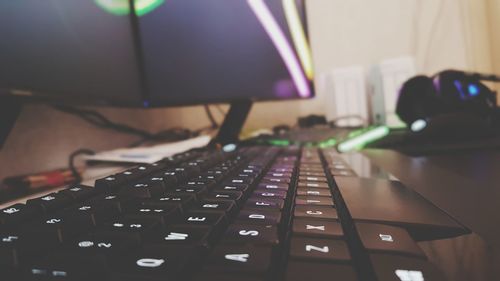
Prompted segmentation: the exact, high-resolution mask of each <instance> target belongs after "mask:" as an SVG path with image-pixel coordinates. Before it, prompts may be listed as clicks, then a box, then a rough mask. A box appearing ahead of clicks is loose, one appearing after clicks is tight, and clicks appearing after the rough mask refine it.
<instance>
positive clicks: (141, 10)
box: [94, 0, 165, 17]
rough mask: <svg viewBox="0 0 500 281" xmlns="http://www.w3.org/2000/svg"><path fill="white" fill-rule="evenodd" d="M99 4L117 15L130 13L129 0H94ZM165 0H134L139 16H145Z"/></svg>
mask: <svg viewBox="0 0 500 281" xmlns="http://www.w3.org/2000/svg"><path fill="white" fill-rule="evenodd" d="M94 1H95V3H96V4H97V6H99V7H101V8H102V9H103V10H104V11H106V12H108V13H110V14H113V15H116V16H124V15H128V14H130V6H129V2H128V0H94ZM164 2H165V0H134V6H135V11H136V14H137V16H139V17H140V16H143V15H145V14H147V13H149V12H151V11H153V10H154V9H156V8H157V7H159V6H160V5H161V4H163V3H164Z"/></svg>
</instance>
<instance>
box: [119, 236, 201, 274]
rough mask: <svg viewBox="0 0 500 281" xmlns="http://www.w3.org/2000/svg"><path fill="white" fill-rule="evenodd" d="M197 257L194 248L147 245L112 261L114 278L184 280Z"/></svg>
mask: <svg viewBox="0 0 500 281" xmlns="http://www.w3.org/2000/svg"><path fill="white" fill-rule="evenodd" d="M195 257H197V253H196V251H195V250H194V249H192V248H186V247H183V248H179V247H165V246H161V247H160V246H158V245H154V246H151V247H149V246H145V247H144V248H142V249H139V250H138V251H135V252H132V253H129V254H127V255H123V256H117V257H116V258H114V259H112V260H111V261H110V263H111V268H112V270H113V271H114V272H116V273H115V274H113V275H115V276H114V277H113V280H147V281H150V280H154V281H157V280H158V281H159V280H165V278H166V277H168V279H170V280H182V279H183V278H182V277H181V276H183V273H184V272H185V270H186V269H189V264H190V262H191V261H192V260H193V259H195Z"/></svg>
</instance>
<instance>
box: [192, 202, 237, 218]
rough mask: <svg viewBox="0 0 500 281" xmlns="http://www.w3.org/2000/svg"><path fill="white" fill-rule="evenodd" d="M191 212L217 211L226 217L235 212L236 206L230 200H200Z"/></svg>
mask: <svg viewBox="0 0 500 281" xmlns="http://www.w3.org/2000/svg"><path fill="white" fill-rule="evenodd" d="M192 210H193V211H219V212H224V213H226V214H227V215H228V216H232V215H233V214H234V213H235V212H236V204H235V203H234V201H231V200H202V201H200V202H199V203H197V204H196V205H195V206H194V207H193V208H192Z"/></svg>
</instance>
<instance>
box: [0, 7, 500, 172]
mask: <svg viewBox="0 0 500 281" xmlns="http://www.w3.org/2000/svg"><path fill="white" fill-rule="evenodd" d="M307 16H308V28H309V33H310V38H311V45H312V51H313V57H314V64H315V71H316V78H315V79H316V98H315V99H312V100H307V101H287V102H279V103H274V102H262V103H257V104H256V105H254V107H253V109H252V112H251V114H250V116H249V118H248V120H247V122H246V125H245V129H244V130H245V131H247V132H248V131H252V130H255V129H259V128H260V127H261V126H262V124H266V126H269V128H270V127H272V126H274V125H278V124H287V125H294V124H295V123H296V120H297V117H299V116H305V115H309V114H320V115H326V116H327V117H328V118H329V119H334V118H335V117H336V116H340V115H342V112H340V111H342V110H345V108H346V107H349V106H356V105H355V103H353V102H352V100H351V101H348V100H346V99H348V98H346V96H348V95H349V94H352V95H354V94H362V95H364V94H366V96H367V99H374V95H376V87H377V82H376V79H375V78H374V77H376V75H377V73H381V72H382V73H383V72H384V71H388V70H387V69H389V70H391V69H392V70H394V69H396V70H401V71H402V72H403V74H404V72H405V71H406V72H408V71H409V72H411V73H413V74H426V75H432V74H434V73H436V72H438V71H440V70H443V69H449V68H456V69H464V70H471V71H481V72H486V73H489V72H494V73H500V51H498V50H500V29H499V28H496V27H498V26H500V0H377V1H367V0H349V1H345V0H308V1H307ZM396 74H397V73H396ZM342 77H344V78H342ZM345 77H347V78H345ZM396 77H397V75H396ZM360 78H363V79H360ZM335 79H337V80H336V81H338V79H346V81H355V82H349V83H350V84H349V83H347V84H346V85H347V86H346V87H347V88H349V87H351V86H352V87H351V88H353V89H351V92H348V91H347V92H346V94H345V96H341V95H336V93H335V91H333V90H332V89H333V88H335V87H332V84H331V83H332V81H334V80H335ZM349 79H350V80H349ZM353 83H354V84H353ZM393 84H396V85H397V79H396V81H395V82H394V83H393ZM349 85H350V86H349ZM389 107H390V106H389ZM221 109H222V111H225V110H227V106H225V105H221ZM98 110H99V111H100V112H101V113H102V114H104V115H105V116H107V117H108V118H110V119H112V120H114V121H117V122H122V123H126V124H128V125H131V126H134V127H140V128H144V129H147V130H149V131H151V132H155V131H159V130H163V129H168V128H172V127H186V128H189V129H197V128H201V127H204V126H207V125H209V121H208V119H207V117H206V114H205V111H204V110H203V107H202V106H197V107H183V108H170V109H153V110H139V109H109V108H105V109H99V108H98ZM386 110H388V111H391V109H390V108H386ZM213 112H214V115H215V118H216V119H218V120H219V121H221V120H222V119H223V115H222V114H221V112H219V111H218V110H215V108H214V110H213ZM388 113H390V112H388ZM389 115H390V114H389ZM389 115H388V118H390V116H389ZM131 116H132V117H133V118H131ZM136 140H137V138H136V137H134V136H130V135H126V134H120V133H116V132H114V131H109V130H103V129H98V128H95V127H92V126H91V125H89V124H87V123H85V122H84V121H82V120H81V119H78V118H77V117H75V116H71V115H67V114H64V113H61V112H58V111H55V110H54V109H52V108H50V107H48V106H45V105H28V106H26V107H25V108H24V110H23V113H22V114H21V116H20V118H19V120H18V122H17V123H16V127H15V128H14V130H13V131H12V133H11V135H10V137H9V139H8V140H7V143H6V144H5V147H4V149H2V150H0V178H4V177H6V176H9V175H16V174H26V173H34V172H38V171H47V170H51V169H55V168H60V167H65V166H66V165H67V162H68V155H69V154H70V153H71V152H73V151H75V150H77V149H79V148H90V149H93V150H96V151H101V150H107V149H111V148H116V147H120V146H126V145H128V144H130V143H132V142H134V141H136ZM47 160H50V162H47Z"/></svg>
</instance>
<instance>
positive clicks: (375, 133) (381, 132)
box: [338, 126, 390, 152]
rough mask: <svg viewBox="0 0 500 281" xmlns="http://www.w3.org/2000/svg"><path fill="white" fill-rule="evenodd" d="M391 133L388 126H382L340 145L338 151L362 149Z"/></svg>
mask: <svg viewBox="0 0 500 281" xmlns="http://www.w3.org/2000/svg"><path fill="white" fill-rule="evenodd" d="M389 131H390V130H389V127H387V126H380V127H377V128H374V129H373V130H370V131H368V132H365V133H363V134H360V135H358V136H356V137H354V138H352V139H350V140H346V141H344V142H342V143H341V144H339V146H338V150H339V151H340V152H347V151H351V150H353V149H360V148H362V147H364V146H365V145H367V144H369V143H371V142H373V141H376V140H378V139H381V138H383V137H385V136H387V135H388V134H389Z"/></svg>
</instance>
